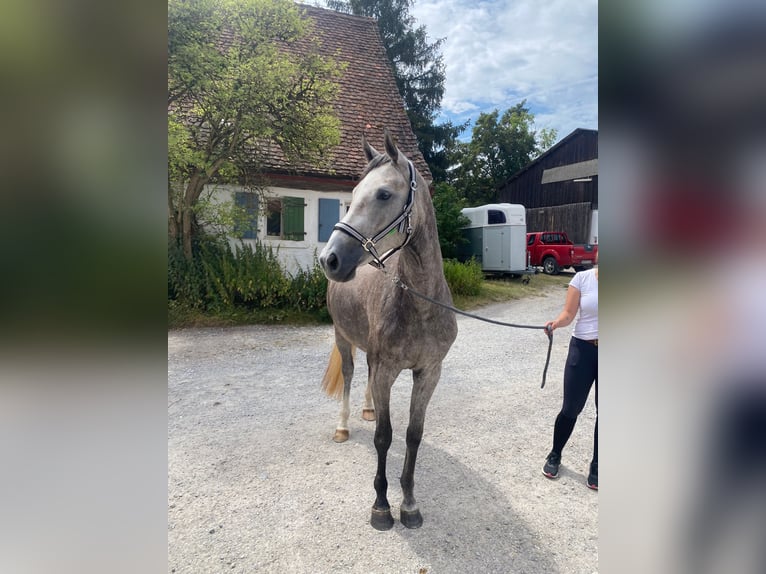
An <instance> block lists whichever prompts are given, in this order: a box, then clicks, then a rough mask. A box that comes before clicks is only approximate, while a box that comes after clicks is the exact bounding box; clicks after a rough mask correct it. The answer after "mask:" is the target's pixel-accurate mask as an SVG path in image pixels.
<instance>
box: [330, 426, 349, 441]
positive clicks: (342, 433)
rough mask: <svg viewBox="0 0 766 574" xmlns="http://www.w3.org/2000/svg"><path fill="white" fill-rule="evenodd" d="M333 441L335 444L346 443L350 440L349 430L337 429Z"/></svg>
mask: <svg viewBox="0 0 766 574" xmlns="http://www.w3.org/2000/svg"><path fill="white" fill-rule="evenodd" d="M332 440H334V441H335V442H346V441H347V440H348V429H336V430H335V436H334V437H332Z"/></svg>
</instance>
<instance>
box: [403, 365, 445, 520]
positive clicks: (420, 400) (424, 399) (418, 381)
mask: <svg viewBox="0 0 766 574" xmlns="http://www.w3.org/2000/svg"><path fill="white" fill-rule="evenodd" d="M440 376H441V364H439V365H437V366H436V367H431V368H429V369H423V370H416V371H413V372H412V380H413V384H412V397H411V398H410V422H409V425H408V426H407V453H406V454H405V456H404V469H403V470H402V478H401V485H402V505H401V507H400V518H401V521H402V524H404V525H405V526H406V527H407V528H420V527H421V526H422V525H423V516H422V515H421V514H420V509H419V508H418V503H417V502H416V501H415V494H414V490H415V461H416V460H417V457H418V448H419V447H420V441H421V440H422V438H423V425H424V422H425V418H426V408H427V407H428V403H429V401H430V400H431V396H432V395H433V393H434V389H435V388H436V384H437V383H438V382H439V377H440Z"/></svg>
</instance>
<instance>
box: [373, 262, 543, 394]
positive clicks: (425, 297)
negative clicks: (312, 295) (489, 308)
mask: <svg viewBox="0 0 766 574" xmlns="http://www.w3.org/2000/svg"><path fill="white" fill-rule="evenodd" d="M381 271H382V272H383V274H384V275H386V276H388V271H387V270H386V269H385V268H383V269H381ZM389 279H391V282H392V283H393V284H394V285H396V286H397V287H400V288H401V289H402V290H403V291H409V292H410V293H412V294H413V295H415V296H416V297H420V298H421V299H423V300H425V301H428V302H429V303H433V304H434V305H438V306H439V307H443V308H444V309H447V310H449V311H452V312H453V313H458V314H460V315H465V316H466V317H471V318H472V319H478V320H479V321H484V322H485V323H492V324H493V325H501V326H503V327H515V328H517V329H543V330H544V331H545V334H546V335H547V336H548V354H547V355H546V357H545V368H544V369H543V382H542V384H541V385H540V388H541V389H542V388H544V387H545V376H546V375H547V374H548V365H549V364H550V362H551V348H552V347H553V331H552V330H551V329H549V328H548V326H547V325H543V326H542V327H541V326H539V325H519V324H518V323H505V322H504V321H496V320H495V319H487V318H486V317H481V316H479V315H474V314H473V313H468V312H466V311H462V310H460V309H458V308H457V307H453V306H452V305H447V304H446V303H442V302H441V301H437V300H436V299H432V298H431V297H429V296H428V295H424V294H423V293H419V292H418V291H415V289H413V288H412V287H409V286H407V285H405V284H404V283H403V282H402V280H401V279H400V278H399V276H398V275H394V276H393V277H389Z"/></svg>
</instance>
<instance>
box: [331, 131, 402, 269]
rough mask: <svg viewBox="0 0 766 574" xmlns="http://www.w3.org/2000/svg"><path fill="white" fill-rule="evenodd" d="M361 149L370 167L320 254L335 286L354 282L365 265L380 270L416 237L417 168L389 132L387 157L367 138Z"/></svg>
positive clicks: (387, 134) (387, 135)
mask: <svg viewBox="0 0 766 574" xmlns="http://www.w3.org/2000/svg"><path fill="white" fill-rule="evenodd" d="M363 147H364V153H365V155H366V156H367V159H368V161H369V164H368V165H367V168H366V169H365V171H364V173H363V174H362V179H361V181H360V182H359V183H358V184H357V186H356V187H355V188H354V192H353V195H352V199H351V205H350V207H349V209H348V212H347V213H346V215H345V217H343V219H341V221H340V222H339V223H338V224H337V225H336V226H335V230H334V231H333V233H332V235H330V239H329V240H328V241H327V245H325V248H324V249H323V250H322V253H320V255H319V263H320V264H321V265H322V269H323V270H324V273H325V275H326V276H327V278H328V279H331V280H333V281H338V282H344V281H349V280H351V279H353V278H354V275H355V274H356V269H357V268H358V267H359V266H360V265H362V264H364V263H370V262H372V263H373V264H375V265H382V262H383V261H385V259H386V257H387V256H388V255H390V254H392V253H393V252H394V251H396V250H398V249H399V248H400V247H402V246H403V245H405V244H406V243H407V241H409V237H410V233H411V232H412V228H411V226H410V214H411V210H412V206H413V202H414V194H415V188H416V187H417V184H416V172H415V168H414V167H413V166H412V163H411V162H410V161H409V160H408V159H407V158H406V157H404V155H403V154H402V153H401V152H400V151H399V149H398V148H397V147H396V143H394V140H393V138H392V137H391V134H390V133H389V131H388V130H385V153H379V152H378V151H377V150H376V149H375V148H373V147H372V146H371V145H370V144H369V143H368V142H367V140H366V139H364V138H363Z"/></svg>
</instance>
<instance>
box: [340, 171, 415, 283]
mask: <svg viewBox="0 0 766 574" xmlns="http://www.w3.org/2000/svg"><path fill="white" fill-rule="evenodd" d="M407 166H408V167H409V171H410V182H409V183H410V192H409V195H408V197H407V203H405V204H404V209H403V210H402V213H401V214H399V217H397V218H396V219H394V220H393V221H392V222H391V223H389V224H388V225H387V226H386V227H384V228H383V230H382V231H380V232H379V233H376V234H375V235H374V236H372V237H365V236H364V235H362V234H361V233H359V232H358V231H357V230H356V229H354V228H353V227H352V226H350V225H349V224H348V223H344V222H342V221H339V222H338V223H336V224H335V227H333V229H337V230H338V231H342V232H343V233H345V234H346V235H350V236H351V237H353V238H354V239H356V240H357V241H359V243H361V244H362V248H363V249H364V250H365V251H367V252H368V253H369V254H370V255H372V259H373V260H372V261H370V265H372V266H373V267H377V268H378V269H385V268H386V266H385V265H384V261H385V260H386V259H388V258H389V257H391V256H392V255H393V254H394V253H396V252H397V251H399V250H400V249H402V248H403V247H404V246H405V245H407V244H408V243H409V242H410V238H411V237H412V205H413V203H414V200H415V191H416V190H417V188H418V182H417V180H416V176H415V167H414V166H413V165H412V162H411V161H410V160H409V159H408V160H407ZM394 230H396V231H398V232H399V233H405V234H406V237H405V238H404V241H403V242H402V243H401V245H399V246H398V247H394V248H393V249H389V250H388V251H386V252H385V253H384V254H383V255H378V250H377V249H376V248H375V244H376V243H377V242H378V241H380V240H381V239H383V238H384V237H385V236H387V235H388V234H389V233H392V232H393V231H394Z"/></svg>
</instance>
